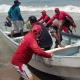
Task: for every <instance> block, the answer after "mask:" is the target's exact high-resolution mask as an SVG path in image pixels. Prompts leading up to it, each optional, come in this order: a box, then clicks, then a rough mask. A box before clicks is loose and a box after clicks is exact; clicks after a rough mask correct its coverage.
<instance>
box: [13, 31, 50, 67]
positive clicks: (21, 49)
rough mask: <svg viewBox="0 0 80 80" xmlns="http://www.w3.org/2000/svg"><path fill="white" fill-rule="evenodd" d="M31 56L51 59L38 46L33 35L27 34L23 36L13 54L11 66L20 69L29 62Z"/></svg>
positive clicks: (31, 33)
mask: <svg viewBox="0 0 80 80" xmlns="http://www.w3.org/2000/svg"><path fill="white" fill-rule="evenodd" d="M33 54H37V55H39V56H43V57H46V58H50V57H51V55H50V54H49V53H46V52H44V50H42V49H41V48H40V47H39V46H38V44H37V41H36V36H35V35H34V33H33V32H29V33H28V34H27V35H25V36H24V38H23V40H22V41H21V43H20V44H19V46H18V48H17V50H16V52H15V53H14V56H13V58H12V64H14V65H16V66H19V67H21V66H22V64H27V63H28V62H29V61H30V60H31V58H32V55H33Z"/></svg>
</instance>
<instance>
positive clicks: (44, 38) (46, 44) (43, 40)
mask: <svg viewBox="0 0 80 80" xmlns="http://www.w3.org/2000/svg"><path fill="white" fill-rule="evenodd" d="M29 20H30V21H32V22H30V23H31V25H32V26H33V25H40V26H41V28H42V31H41V33H40V36H39V37H38V40H37V41H38V44H39V45H40V47H41V48H44V49H45V50H49V49H50V48H51V47H52V45H53V41H52V38H51V35H50V34H49V32H48V30H47V28H46V27H45V26H44V25H43V24H42V23H40V22H38V20H37V18H36V17H35V16H33V15H32V16H30V17H29ZM33 22H34V23H33Z"/></svg>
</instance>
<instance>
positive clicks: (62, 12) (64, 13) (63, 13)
mask: <svg viewBox="0 0 80 80" xmlns="http://www.w3.org/2000/svg"><path fill="white" fill-rule="evenodd" d="M65 16H68V17H71V16H70V15H69V14H68V13H66V12H64V11H60V14H59V20H64V19H65Z"/></svg>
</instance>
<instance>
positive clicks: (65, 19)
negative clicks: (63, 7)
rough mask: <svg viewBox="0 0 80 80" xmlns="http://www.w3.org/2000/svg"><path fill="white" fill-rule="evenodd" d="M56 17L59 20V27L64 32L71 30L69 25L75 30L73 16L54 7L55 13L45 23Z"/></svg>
mask: <svg viewBox="0 0 80 80" xmlns="http://www.w3.org/2000/svg"><path fill="white" fill-rule="evenodd" d="M55 19H58V20H59V21H60V24H59V25H60V28H61V30H64V31H65V32H72V31H71V29H70V27H72V29H74V30H75V28H76V24H75V22H74V20H73V18H72V17H71V16H70V15H69V14H68V13H67V12H65V11H60V10H59V8H55V15H54V16H53V17H52V18H51V20H49V21H48V23H47V24H49V23H50V22H52V21H54V20H55Z"/></svg>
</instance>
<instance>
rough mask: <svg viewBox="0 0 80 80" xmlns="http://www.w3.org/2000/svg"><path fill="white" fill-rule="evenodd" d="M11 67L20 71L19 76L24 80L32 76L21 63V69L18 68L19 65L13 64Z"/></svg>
mask: <svg viewBox="0 0 80 80" xmlns="http://www.w3.org/2000/svg"><path fill="white" fill-rule="evenodd" d="M13 67H14V68H15V69H16V70H17V71H18V72H19V73H20V76H21V77H22V78H24V79H25V80H28V79H29V78H30V77H32V74H31V72H30V70H29V69H28V67H27V65H25V64H23V65H22V67H21V69H22V70H20V68H19V66H15V65H13Z"/></svg>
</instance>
